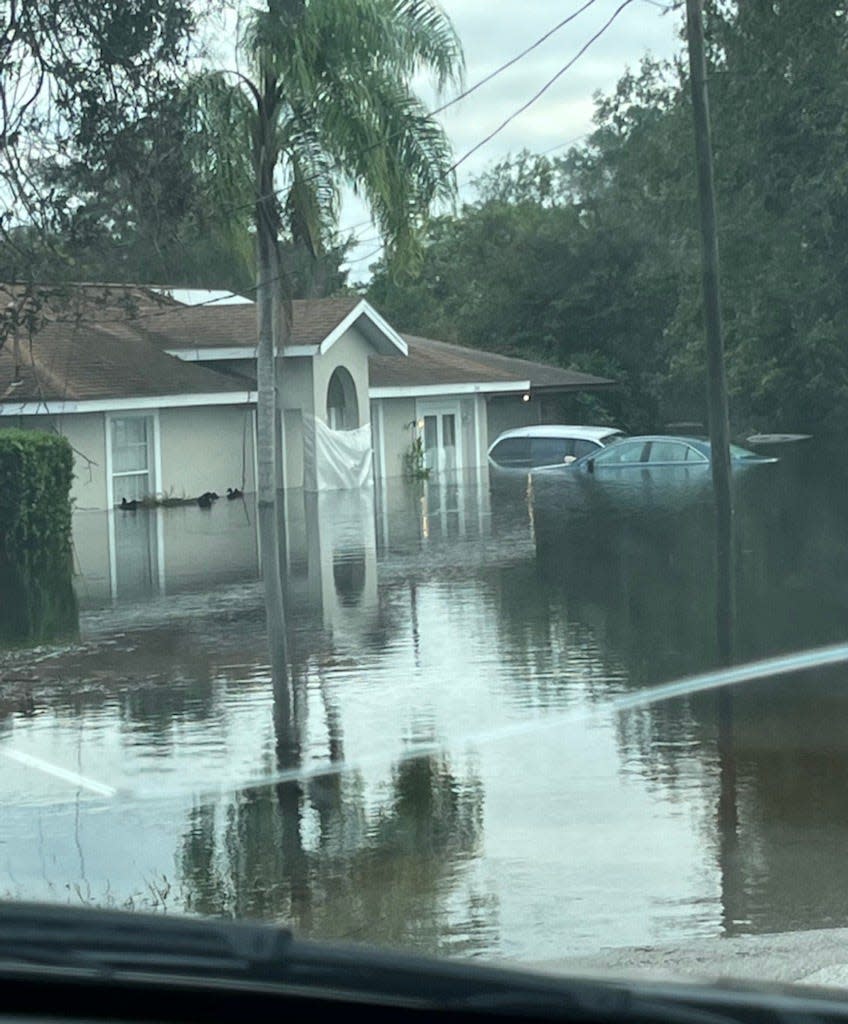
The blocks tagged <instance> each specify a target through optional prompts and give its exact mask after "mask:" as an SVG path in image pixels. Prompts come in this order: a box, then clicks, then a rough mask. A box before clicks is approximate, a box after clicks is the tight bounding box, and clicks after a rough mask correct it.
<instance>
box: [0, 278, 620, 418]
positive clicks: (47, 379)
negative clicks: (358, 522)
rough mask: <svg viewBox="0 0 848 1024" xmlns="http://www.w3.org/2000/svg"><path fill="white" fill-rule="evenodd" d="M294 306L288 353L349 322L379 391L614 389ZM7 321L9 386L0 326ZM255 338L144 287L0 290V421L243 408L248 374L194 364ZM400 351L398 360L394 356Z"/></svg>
mask: <svg viewBox="0 0 848 1024" xmlns="http://www.w3.org/2000/svg"><path fill="white" fill-rule="evenodd" d="M292 305H293V314H294V317H293V325H292V338H291V343H290V346H291V349H292V350H294V349H298V351H297V352H295V351H291V352H290V354H292V355H312V354H318V353H324V352H325V351H326V350H327V349H328V348H329V347H330V346H331V345H332V344H333V343H334V341H335V340H336V339H337V338H339V337H341V336H343V334H344V332H345V331H346V330H347V329H348V328H349V327H350V326H353V325H356V327H357V328H358V329H360V330H361V331H362V333H363V334H364V336H365V337H366V338H367V340H368V341H369V342H370V344H371V345H372V346H373V347H374V348H375V350H376V354H375V355H373V356H372V357H371V359H370V385H371V388H372V389H377V390H378V391H379V389H387V390H391V391H394V390H395V389H402V390H408V391H410V392H411V393H420V392H421V391H422V389H424V390H426V391H427V392H429V393H436V392H437V391H438V389H440V388H444V387H454V388H461V389H464V390H468V389H471V390H480V391H486V390H491V391H500V392H510V391H519V390H526V389H528V388H529V389H532V390H541V391H544V390H548V391H568V390H576V389H583V388H603V387H609V386H611V385H612V384H613V382H612V381H610V380H607V379H605V378H602V377H593V376H590V375H588V374H584V373H577V372H575V371H573V370H564V369H561V368H558V367H552V366H545V365H544V364H542V363H536V362H531V361H529V360H526V359H516V358H513V357H511V356H504V355H499V354H497V353H493V352H484V351H481V350H479V349H471V348H465V347H463V346H459V345H449V344H447V343H446V342H442V341H434V340H433V339H430V338H421V337H418V336H415V335H407V336H403V337H402V336H400V335H398V334H397V333H396V332H395V331H394V329H393V328H392V327H391V326H390V325H389V324H387V323H386V322H385V321H384V320H383V319H382V317H381V316H380V315H379V313H377V312H376V310H374V309H372V308H371V306H370V305H369V304H368V303H367V302H366V301H365V300H363V299H361V298H360V297H358V296H343V297H340V298H331V299H312V300H295V301H294V302H293V304H292ZM15 311H17V312H15ZM15 315H17V318H18V323H19V328H18V337H19V341H20V359H19V360H18V362H19V366H18V372H17V377H18V379H17V380H16V379H15V377H16V367H15V355H14V345H13V336H14V332H13V330H12V329H11V327H10V324H11V323H12V319H13V318H14V316H15ZM255 339H256V306H255V305H254V304H252V303H247V304H243V305H218V304H216V303H210V304H208V305H200V306H197V305H195V306H182V305H180V304H178V303H176V302H175V301H174V300H173V299H171V298H169V297H167V296H163V295H161V294H158V293H157V292H156V290H155V289H152V288H146V287H142V286H131V285H80V286H71V287H70V288H65V289H61V288H59V289H43V290H42V291H41V293H40V294H39V295H38V296H36V301H35V302H32V301H30V303H29V305H27V304H26V303H25V302H23V300H22V291H21V288H20V287H19V286H16V285H12V286H6V285H0V406H2V407H3V408H2V411H4V412H7V413H8V412H14V411H15V410H20V409H23V407H24V406H29V407H32V406H33V404H34V405H35V406H36V407H37V406H38V405H39V404H41V403H44V402H51V403H65V411H72V409H71V406H72V405H73V403H75V402H89V403H91V402H100V403H104V402H108V401H113V400H114V401H120V402H130V401H132V400H140V401H142V402H143V401H144V400H145V399H151V400H152V399H154V398H157V397H162V398H167V397H171V396H173V397H174V398H175V399H176V398H177V397H178V396H184V399H185V400H187V401H188V403H189V404H197V403H196V402H193V403H192V402H191V399H192V396H210V401H213V400H214V396H217V400H218V401H219V402H221V401H225V402H226V401H230V402H231V401H236V400H237V398H238V396H239V395H241V394H243V395H244V400H245V401H248V400H249V398H248V391H249V390H250V389H252V386H253V385H252V381H251V380H250V379H249V376H250V375H245V376H244V377H236V376H233V375H231V374H226V373H223V372H221V373H219V372H217V371H215V370H211V369H208V368H207V367H206V366H203V365H198V362H199V361H202V362H205V361H206V360H216V359H229V358H238V359H243V358H244V357H245V353H246V354H247V356H248V357H249V356H250V355H251V354H252V351H253V350H254V348H255ZM287 351H288V350H287ZM176 353H179V354H180V356H182V357H183V358H177V356H176ZM407 353H408V355H407ZM398 354H404V355H407V358H405V359H398V358H396V357H397V355H398ZM225 396H229V397H225ZM239 400H240V399H239ZM177 404H179V403H177ZM52 407H53V408H54V409H55V405H54V406H52ZM104 407H105V406H104Z"/></svg>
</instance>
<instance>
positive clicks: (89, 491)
mask: <svg viewBox="0 0 848 1024" xmlns="http://www.w3.org/2000/svg"><path fill="white" fill-rule="evenodd" d="M0 426H2V427H20V428H21V429H23V430H52V429H54V427H55V429H56V430H58V432H59V433H60V434H62V435H63V436H64V437H66V438H67V439H68V441H69V442H70V443H71V445H72V446H73V447H74V448H75V449H76V451H75V452H74V481H73V484H72V486H71V498H72V499H73V501H74V506H75V508H78V509H87V508H105V507H106V500H107V499H106V428H105V417H104V415H103V413H102V412H88V413H71V414H68V415H62V416H52V417H47V416H4V417H3V418H2V421H0Z"/></svg>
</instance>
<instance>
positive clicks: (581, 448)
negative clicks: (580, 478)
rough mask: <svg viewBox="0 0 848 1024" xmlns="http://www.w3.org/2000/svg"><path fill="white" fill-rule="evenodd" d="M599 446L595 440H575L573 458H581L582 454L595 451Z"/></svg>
mask: <svg viewBox="0 0 848 1024" xmlns="http://www.w3.org/2000/svg"><path fill="white" fill-rule="evenodd" d="M600 447H601V446H600V445H599V444H597V443H596V442H595V441H575V442H574V457H575V459H582V458H583V456H584V455H588V454H589V453H590V452H596V451H597V450H598V449H599V448H600Z"/></svg>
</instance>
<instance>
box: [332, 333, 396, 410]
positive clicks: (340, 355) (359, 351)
mask: <svg viewBox="0 0 848 1024" xmlns="http://www.w3.org/2000/svg"><path fill="white" fill-rule="evenodd" d="M371 352H373V349H372V348H371V345H370V344H369V343H368V341H366V339H365V338H364V337H363V336H362V334H361V333H360V332H359V331H358V330H357V329H356V328H355V327H351V328H349V329H348V330H347V331H345V333H344V334H343V335H342V336H341V338H339V340H338V341H337V342H335V344H333V345H331V346H330V348H329V349H328V350H327V351H326V352H325V353H324V355H322V356H316V357H315V360H314V362H313V381H314V404H315V415H316V416H319V417H320V418H321V419H322V420H324V421H325V422H326V420H327V388H328V386H329V383H330V377H332V375H333V371H334V370H335V369H336V367H337V366H344V367H345V369H346V370H347V371H348V372H349V373H350V375H351V377H352V378H353V383H354V385H355V387H356V404H357V411H358V422H357V426H359V427H362V426H364V425H365V424H366V423H368V420H369V411H368V356H369V355H370V354H371ZM401 358H402V357H401Z"/></svg>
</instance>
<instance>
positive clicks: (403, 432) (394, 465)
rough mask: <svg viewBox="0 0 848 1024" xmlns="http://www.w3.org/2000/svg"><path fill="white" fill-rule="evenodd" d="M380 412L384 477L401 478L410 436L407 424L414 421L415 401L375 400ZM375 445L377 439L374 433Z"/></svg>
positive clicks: (403, 399) (377, 441) (408, 399)
mask: <svg viewBox="0 0 848 1024" xmlns="http://www.w3.org/2000/svg"><path fill="white" fill-rule="evenodd" d="M376 401H377V402H378V403H379V405H380V408H381V411H382V417H381V422H382V432H383V448H382V451H383V453H384V454H385V474H384V475H385V476H386V477H388V478H391V477H397V476H402V475H403V472H404V463H403V457H404V455H405V454H406V452H407V451H408V450H409V445H410V440H411V435H410V429H409V423H410V422H411V421H412V420H413V419H415V399H413V398H380V399H377V400H376ZM374 442H375V444H379V439H378V437H377V434H376V432H375V434H374Z"/></svg>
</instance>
